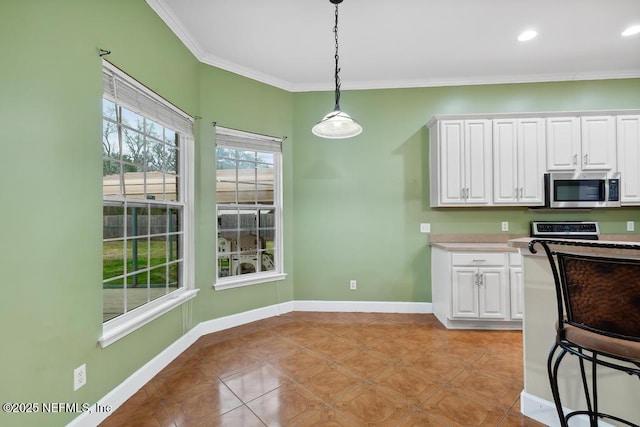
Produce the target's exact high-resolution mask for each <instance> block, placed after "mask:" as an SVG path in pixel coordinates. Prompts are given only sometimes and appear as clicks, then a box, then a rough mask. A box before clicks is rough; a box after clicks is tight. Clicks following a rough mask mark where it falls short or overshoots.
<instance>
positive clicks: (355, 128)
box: [311, 110, 362, 139]
mask: <svg viewBox="0 0 640 427" xmlns="http://www.w3.org/2000/svg"><path fill="white" fill-rule="evenodd" d="M311 132H313V134H314V135H316V136H319V137H320V138H329V139H342V138H351V137H352V136H356V135H360V134H361V133H362V126H360V123H358V122H357V121H355V120H353V119H352V118H351V116H349V115H348V114H347V113H345V112H343V111H340V110H334V111H332V112H330V113H329V114H327V115H326V116H324V117H323V118H322V120H320V121H319V122H318V124H316V125H315V126H314V127H313V129H311Z"/></svg>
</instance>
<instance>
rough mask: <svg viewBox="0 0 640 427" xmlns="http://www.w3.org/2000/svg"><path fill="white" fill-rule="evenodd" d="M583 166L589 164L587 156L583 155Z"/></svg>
mask: <svg viewBox="0 0 640 427" xmlns="http://www.w3.org/2000/svg"><path fill="white" fill-rule="evenodd" d="M584 164H585V165H588V164H589V155H588V154H585V155H584Z"/></svg>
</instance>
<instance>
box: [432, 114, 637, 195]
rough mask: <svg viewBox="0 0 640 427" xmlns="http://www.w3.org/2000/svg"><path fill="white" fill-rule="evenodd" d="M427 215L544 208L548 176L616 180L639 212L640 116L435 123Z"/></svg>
mask: <svg viewBox="0 0 640 427" xmlns="http://www.w3.org/2000/svg"><path fill="white" fill-rule="evenodd" d="M428 126H429V137H430V141H429V167H430V171H429V190H430V202H431V206H432V207H456V206H457V207H461V206H543V205H544V198H545V189H544V174H545V173H546V172H570V173H573V174H579V173H581V172H592V171H599V172H606V173H609V172H611V173H617V172H620V200H621V203H622V204H623V205H640V171H639V170H640V166H639V165H640V110H620V111H613V110H608V111H599V112H595V111H582V112H580V111H575V112H562V113H557V112H555V113H513V114H506V113H496V114H482V115H480V114H460V115H447V116H435V117H434V118H433V119H432V120H431V121H429V124H428Z"/></svg>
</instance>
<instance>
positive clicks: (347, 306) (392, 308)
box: [293, 300, 433, 314]
mask: <svg viewBox="0 0 640 427" xmlns="http://www.w3.org/2000/svg"><path fill="white" fill-rule="evenodd" d="M293 307H294V309H293V311H325V312H349V313H416V314H428V313H433V304H431V303H430V302H387V301H305V300H303V301H294V302H293Z"/></svg>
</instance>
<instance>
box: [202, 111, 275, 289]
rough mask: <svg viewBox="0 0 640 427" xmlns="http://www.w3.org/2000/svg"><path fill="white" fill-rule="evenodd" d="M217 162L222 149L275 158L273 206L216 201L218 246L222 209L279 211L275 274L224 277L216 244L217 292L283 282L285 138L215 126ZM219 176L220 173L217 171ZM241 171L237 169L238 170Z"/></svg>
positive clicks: (265, 272)
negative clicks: (265, 154) (283, 165)
mask: <svg viewBox="0 0 640 427" xmlns="http://www.w3.org/2000/svg"><path fill="white" fill-rule="evenodd" d="M214 127H215V156H216V158H215V160H214V165H215V161H216V160H217V155H218V154H217V149H218V147H224V148H230V149H236V150H244V151H255V152H263V153H270V154H273V169H274V171H273V183H274V189H273V205H260V204H244V203H238V202H236V203H232V204H229V203H225V204H218V201H217V198H216V221H215V224H216V230H215V233H216V234H215V235H216V242H217V238H218V237H217V236H218V233H219V231H220V230H219V227H218V221H217V215H218V211H219V210H220V206H222V207H224V208H230V207H232V206H235V208H236V209H238V210H242V209H243V208H249V209H252V210H254V209H255V210H257V211H260V210H261V209H262V207H263V206H267V207H271V206H273V207H274V209H275V217H274V227H275V231H274V233H275V238H274V239H275V242H274V250H275V255H274V264H275V268H274V270H270V271H260V272H255V273H247V274H241V275H233V276H226V277H220V276H219V275H220V268H219V266H220V264H219V262H218V259H219V256H220V255H219V254H220V252H219V246H218V244H217V243H216V252H215V265H216V268H215V279H214V284H213V287H214V289H215V290H225V289H233V288H239V287H243V286H251V285H257V284H261V283H268V282H275V281H280V280H283V279H284V278H285V277H286V276H287V274H286V273H285V272H284V254H283V252H284V231H283V226H284V221H283V203H282V200H283V198H282V193H283V191H282V182H283V167H282V164H283V160H282V142H283V140H284V138H277V137H272V136H267V135H261V134H256V133H251V132H245V131H241V130H237V129H231V128H226V127H222V126H218V125H215V124H214ZM215 169H216V173H217V167H216V168H215ZM235 170H236V171H237V170H238V169H237V168H236V169H235ZM217 189H218V187H217V180H216V193H217Z"/></svg>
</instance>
